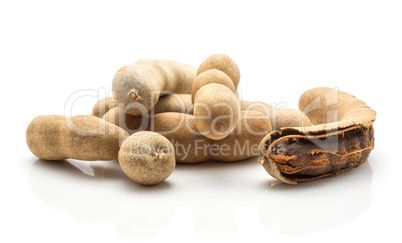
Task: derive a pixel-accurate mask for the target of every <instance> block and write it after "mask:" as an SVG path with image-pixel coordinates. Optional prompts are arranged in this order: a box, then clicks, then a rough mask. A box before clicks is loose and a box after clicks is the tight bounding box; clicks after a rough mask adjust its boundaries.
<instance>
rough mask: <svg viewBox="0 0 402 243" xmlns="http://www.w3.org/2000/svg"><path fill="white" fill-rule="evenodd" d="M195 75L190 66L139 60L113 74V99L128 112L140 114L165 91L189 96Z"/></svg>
mask: <svg viewBox="0 0 402 243" xmlns="http://www.w3.org/2000/svg"><path fill="white" fill-rule="evenodd" d="M196 72H197V71H196V69H195V68H193V67H191V66H188V65H186V64H183V63H179V62H174V61H170V60H152V59H144V60H140V61H138V62H136V63H134V64H131V65H127V66H124V67H122V68H120V69H119V70H118V71H117V72H116V74H115V76H114V78H113V85H112V89H113V92H114V98H115V100H116V101H117V102H118V103H119V104H123V105H124V107H125V108H126V109H127V113H129V114H131V115H143V114H145V113H146V112H148V111H149V110H150V109H151V108H152V107H153V106H154V105H155V104H156V103H157V102H158V100H159V97H160V96H161V95H164V92H173V93H178V94H190V92H191V87H192V85H193V81H194V79H195V76H196Z"/></svg>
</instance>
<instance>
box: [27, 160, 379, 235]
mask: <svg viewBox="0 0 402 243" xmlns="http://www.w3.org/2000/svg"><path fill="white" fill-rule="evenodd" d="M261 170H263V168H261V166H260V165H259V164H258V163H257V162H256V158H253V159H250V160H247V161H242V162H238V163H203V164H198V165H178V166H177V168H176V170H175V172H174V173H173V174H172V176H171V177H170V178H168V180H167V181H165V182H163V183H161V184H159V185H156V186H141V185H138V184H136V183H134V182H132V181H131V180H130V179H129V178H128V177H126V176H125V174H124V173H123V171H122V170H121V169H120V167H119V165H118V162H117V161H109V162H107V161H97V162H84V161H75V160H71V161H66V160H64V161H45V160H40V159H39V160H37V161H35V162H34V163H33V165H32V167H31V169H30V172H29V184H30V187H31V190H32V192H33V194H34V195H35V196H36V197H37V198H39V199H40V200H41V201H42V202H43V204H45V205H46V206H48V207H49V208H51V209H54V210H57V211H62V212H65V213H67V214H68V215H70V216H72V217H74V218H75V219H77V220H79V221H81V222H86V223H95V224H98V223H115V227H116V234H117V236H118V237H119V238H124V239H130V240H152V239H154V238H156V237H158V235H159V234H160V232H161V231H162V230H164V229H167V228H168V227H169V225H170V224H172V223H173V222H174V221H175V218H176V214H177V211H178V210H181V212H182V211H185V212H187V211H188V210H187V211H186V210H185V209H190V211H188V212H191V213H187V214H189V215H187V216H188V217H184V219H185V220H187V219H190V220H189V221H188V222H180V224H181V225H183V224H185V225H190V226H191V227H190V228H191V229H193V230H194V235H195V237H196V238H198V239H200V240H210V239H215V240H216V239H218V240H219V239H220V240H234V239H236V238H237V237H238V235H239V232H240V230H241V229H239V222H237V221H236V218H235V217H234V215H235V213H236V212H237V210H238V209H239V208H241V207H243V206H250V205H258V206H257V207H258V210H256V211H253V212H250V213H254V216H255V217H250V218H257V219H258V218H259V219H260V220H261V222H253V224H262V225H263V226H264V227H265V228H266V229H267V230H268V231H275V232H279V233H283V234H291V235H300V234H307V233H311V232H314V231H318V230H323V229H328V228H331V227H334V226H337V225H341V224H343V223H345V222H348V221H350V220H352V219H354V218H356V217H357V216H359V215H360V214H362V213H363V212H364V211H366V210H367V208H368V206H369V204H370V201H371V181H372V171H371V167H370V165H369V164H368V163H365V164H364V165H362V166H361V167H360V168H358V169H352V170H351V171H348V172H346V173H344V174H343V175H339V176H336V177H334V178H329V179H325V180H318V181H315V182H309V183H301V184H299V185H296V186H292V185H286V184H282V183H278V182H277V181H276V180H273V179H271V178H270V177H269V176H268V175H266V174H265V172H264V171H261ZM254 175H257V176H254ZM257 213H258V215H256V214H257ZM191 219H192V221H191ZM180 220H183V218H180ZM254 221H255V220H254ZM177 231H178V232H179V231H180V229H177Z"/></svg>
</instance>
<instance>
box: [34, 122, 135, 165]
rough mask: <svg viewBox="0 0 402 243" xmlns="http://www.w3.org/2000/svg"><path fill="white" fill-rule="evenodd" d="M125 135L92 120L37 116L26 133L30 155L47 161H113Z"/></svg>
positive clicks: (105, 124)
mask: <svg viewBox="0 0 402 243" xmlns="http://www.w3.org/2000/svg"><path fill="white" fill-rule="evenodd" d="M126 137H128V133H127V132H126V131H124V130H123V129H121V128H120V127H118V126H116V125H114V124H112V123H109V122H107V121H105V120H103V119H100V118H98V117H95V116H74V117H66V116H58V115H49V116H38V117H36V118H35V119H33V120H32V122H31V123H30V124H29V126H28V128H27V131H26V140H27V144H28V147H29V149H30V150H31V152H32V153H33V154H34V155H36V156H37V157H39V158H41V159H46V160H63V159H68V158H72V159H78V160H89V161H92V160H115V159H117V156H118V152H119V149H120V144H121V143H122V142H123V141H124V139H125V138H126Z"/></svg>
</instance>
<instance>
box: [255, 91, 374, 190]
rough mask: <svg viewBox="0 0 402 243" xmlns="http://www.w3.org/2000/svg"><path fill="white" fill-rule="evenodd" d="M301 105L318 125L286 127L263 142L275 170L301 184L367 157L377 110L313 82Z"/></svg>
mask: <svg viewBox="0 0 402 243" xmlns="http://www.w3.org/2000/svg"><path fill="white" fill-rule="evenodd" d="M299 108H300V110H301V111H304V112H305V114H306V115H307V116H308V117H309V119H310V120H311V121H312V122H313V123H314V124H316V126H310V127H290V128H282V129H280V130H278V131H274V132H271V133H269V134H268V135H267V136H266V137H265V138H263V139H262V141H261V143H260V158H259V163H260V164H261V165H262V166H263V167H264V168H265V170H266V171H267V172H268V173H269V174H270V175H271V176H273V177H275V178H276V179H278V180H280V181H282V182H285V183H288V184H297V183H298V182H303V181H311V180H315V179H319V178H325V177H330V176H335V175H338V174H340V173H342V172H344V171H346V170H349V169H351V168H353V167H357V166H359V165H361V164H362V163H364V162H365V161H366V160H367V157H368V156H369V154H370V152H371V150H372V149H373V148H374V129H373V125H372V124H373V122H374V120H375V116H376V112H375V111H374V110H372V109H370V108H369V107H368V106H367V105H366V104H365V103H364V102H363V101H361V100H359V99H357V98H355V97H354V96H352V95H350V94H348V93H345V92H341V91H338V90H334V89H330V88H314V89H311V90H308V91H306V92H305V93H304V94H303V95H302V96H301V97H300V99H299ZM326 119H328V122H327V123H325V124H322V123H324V122H326Z"/></svg>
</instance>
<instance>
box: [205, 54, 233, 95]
mask: <svg viewBox="0 0 402 243" xmlns="http://www.w3.org/2000/svg"><path fill="white" fill-rule="evenodd" d="M210 69H217V70H219V71H222V72H224V73H226V75H228V76H229V78H230V79H231V80H232V81H233V84H234V87H235V90H236V89H237V87H238V86H239V82H240V70H239V67H238V66H237V64H236V63H235V62H234V61H233V60H232V59H231V58H230V57H228V56H226V55H224V54H214V55H212V56H210V57H208V58H207V59H205V61H203V62H202V63H201V65H200V66H199V67H198V70H197V76H198V75H199V74H200V73H202V72H205V71H207V70H210Z"/></svg>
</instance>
